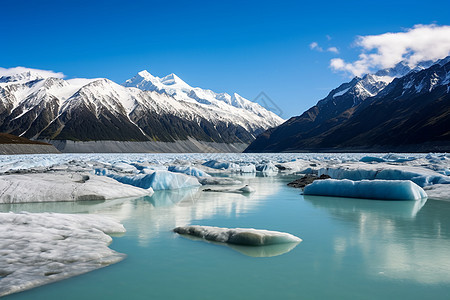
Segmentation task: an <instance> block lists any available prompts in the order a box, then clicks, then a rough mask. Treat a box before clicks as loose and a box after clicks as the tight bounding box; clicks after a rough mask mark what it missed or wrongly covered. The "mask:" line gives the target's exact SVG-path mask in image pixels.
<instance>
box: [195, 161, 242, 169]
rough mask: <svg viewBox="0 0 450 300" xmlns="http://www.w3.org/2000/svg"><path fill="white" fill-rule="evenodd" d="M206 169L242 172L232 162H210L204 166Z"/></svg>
mask: <svg viewBox="0 0 450 300" xmlns="http://www.w3.org/2000/svg"><path fill="white" fill-rule="evenodd" d="M203 165H204V166H206V167H209V168H212V169H217V170H230V171H238V170H240V167H239V165H237V164H235V163H231V162H225V161H219V160H215V159H213V160H209V161H207V162H205V163H204V164H203Z"/></svg>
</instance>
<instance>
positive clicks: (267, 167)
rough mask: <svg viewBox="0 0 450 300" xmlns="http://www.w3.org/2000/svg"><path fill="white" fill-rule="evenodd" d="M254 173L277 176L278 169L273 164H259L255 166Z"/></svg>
mask: <svg viewBox="0 0 450 300" xmlns="http://www.w3.org/2000/svg"><path fill="white" fill-rule="evenodd" d="M256 171H258V172H263V173H267V174H277V173H278V168H277V167H276V166H275V165H274V164H273V163H266V164H259V165H257V166H256Z"/></svg>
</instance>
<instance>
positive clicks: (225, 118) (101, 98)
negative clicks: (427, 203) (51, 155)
mask: <svg viewBox="0 0 450 300" xmlns="http://www.w3.org/2000/svg"><path fill="white" fill-rule="evenodd" d="M282 122H283V120H282V119H281V118H280V117H278V116H277V115H275V114H274V113H272V112H269V111H267V110H266V109H264V108H263V107H261V106H260V105H258V104H256V103H253V102H251V101H248V100H246V99H244V98H242V97H240V96H239V95H237V94H235V95H233V96H230V95H228V94H225V93H223V94H217V93H214V92H212V91H210V90H203V89H200V88H192V87H190V86H189V85H188V84H187V83H185V82H184V81H183V80H181V79H180V78H179V77H178V76H176V75H175V74H170V75H168V76H166V77H163V78H158V77H154V76H152V75H151V74H150V73H148V72H147V71H142V72H139V73H138V74H137V75H136V76H135V77H133V78H132V79H130V80H127V82H126V83H125V86H123V85H119V84H117V83H115V82H113V81H111V80H108V79H105V78H99V79H70V80H63V79H60V78H53V77H48V78H44V77H42V76H40V75H38V74H34V73H32V72H24V73H18V74H13V75H9V76H3V77H0V132H5V133H11V134H14V135H17V136H22V137H25V138H30V139H35V140H45V141H49V142H51V143H54V144H55V143H56V144H58V145H64V143H66V141H72V142H96V141H115V142H146V143H172V144H167V145H165V146H164V147H165V148H156V150H155V149H154V151H171V150H173V151H190V150H189V149H191V150H192V151H201V149H202V148H198V147H194V148H192V147H191V148H189V147H188V146H186V145H185V144H186V142H187V141H189V142H190V143H191V144H192V145H198V143H197V144H196V142H195V141H199V142H202V143H208V147H209V146H211V147H212V148H210V149H212V150H214V147H215V146H214V145H215V144H239V145H246V144H248V143H250V142H251V141H253V140H254V138H255V136H257V135H258V134H259V133H261V132H263V131H264V130H266V129H268V128H270V127H274V126H276V125H279V124H281V123H282ZM61 141H64V143H61ZM179 141H183V143H184V144H183V145H184V146H183V147H184V148H183V147H181V148H180V147H178V146H177V145H175V144H173V143H177V142H179ZM79 144H80V145H81V143H79ZM128 145H131V144H129V143H128ZM100 146H101V147H104V146H105V143H103V144H102V143H90V144H89V147H88V148H89V149H87V150H86V151H103V152H105V151H108V149H103V150H102V149H96V147H97V148H98V147H100ZM61 147H64V146H61ZM61 147H60V148H61ZM171 147H172V148H173V149H172V148H171ZM186 147H187V148H186ZM240 147H242V146H240ZM139 149H140V150H142V149H143V148H142V147H140V148H139ZM158 149H161V150H158ZM163 149H164V150H163ZM226 149H228V150H230V151H236V149H237V148H233V147H230V148H227V147H225V148H224V146H223V145H222V146H221V148H220V149H216V150H220V151H225V150H226ZM233 149H234V150H233ZM61 150H64V149H61ZM74 151H75V150H74ZM79 151H82V152H83V149H79ZM130 151H134V150H133V149H130Z"/></svg>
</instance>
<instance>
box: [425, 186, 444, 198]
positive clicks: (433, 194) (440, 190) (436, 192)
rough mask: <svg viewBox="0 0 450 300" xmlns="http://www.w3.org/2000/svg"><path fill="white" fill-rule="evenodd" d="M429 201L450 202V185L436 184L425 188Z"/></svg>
mask: <svg viewBox="0 0 450 300" xmlns="http://www.w3.org/2000/svg"><path fill="white" fill-rule="evenodd" d="M424 190H425V192H426V193H427V194H428V198H429V199H433V200H445V201H450V184H434V185H430V186H426V187H424Z"/></svg>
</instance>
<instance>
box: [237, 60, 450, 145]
mask: <svg viewBox="0 0 450 300" xmlns="http://www.w3.org/2000/svg"><path fill="white" fill-rule="evenodd" d="M449 62H450V57H447V58H445V59H442V60H439V61H437V62H434V63H432V62H424V63H421V64H419V65H418V66H416V67H415V68H413V69H411V68H410V67H409V66H407V65H406V64H404V63H399V64H397V65H396V66H395V67H394V68H391V69H386V70H381V71H378V72H377V73H375V74H368V75H365V76H364V77H362V78H359V77H355V78H354V79H353V80H351V81H350V82H348V83H344V84H342V85H341V86H339V87H338V88H336V89H334V90H332V91H331V92H330V93H329V94H328V96H327V97H325V98H324V99H322V100H320V101H319V102H318V103H317V104H316V105H315V106H313V107H312V108H310V109H309V110H307V111H306V112H304V113H303V114H302V115H300V116H298V117H293V118H290V119H289V120H287V121H286V122H285V123H283V124H282V125H280V126H278V127H276V128H271V129H269V130H267V131H266V132H264V133H263V134H261V135H260V136H258V137H257V139H256V140H255V141H254V142H252V144H250V146H249V147H248V148H247V149H246V150H245V151H246V152H309V151H337V152H339V151H449V150H450V96H449V83H450V63H449Z"/></svg>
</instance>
